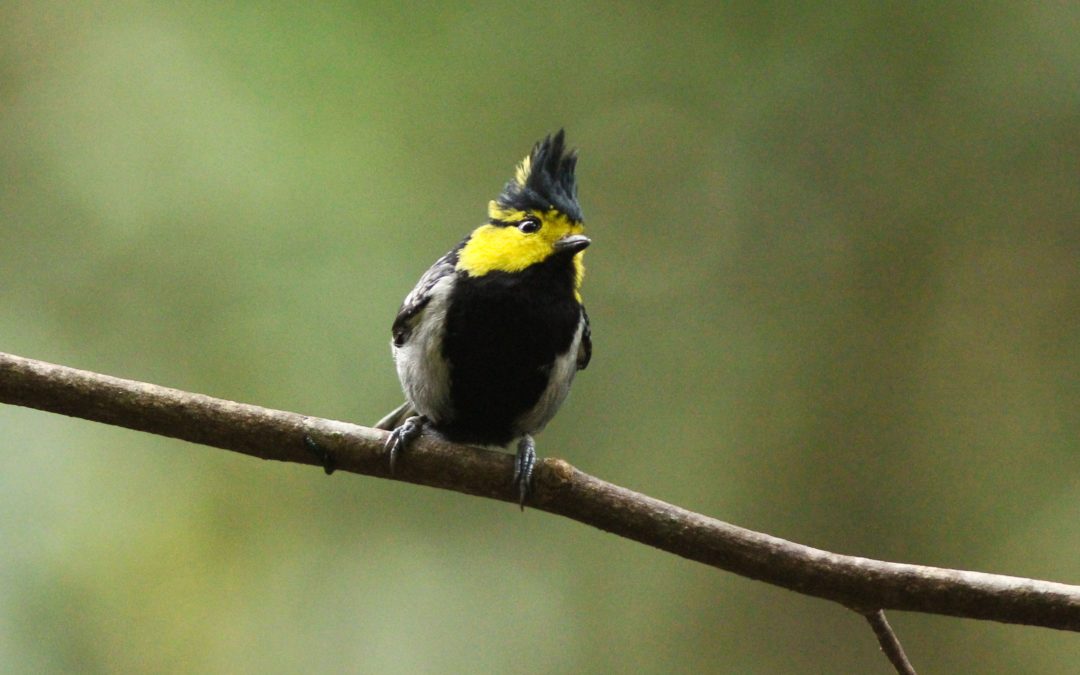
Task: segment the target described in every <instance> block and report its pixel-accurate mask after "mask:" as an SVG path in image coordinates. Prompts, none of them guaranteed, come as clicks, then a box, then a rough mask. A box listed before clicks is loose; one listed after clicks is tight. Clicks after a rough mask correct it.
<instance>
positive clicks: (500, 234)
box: [457, 202, 585, 285]
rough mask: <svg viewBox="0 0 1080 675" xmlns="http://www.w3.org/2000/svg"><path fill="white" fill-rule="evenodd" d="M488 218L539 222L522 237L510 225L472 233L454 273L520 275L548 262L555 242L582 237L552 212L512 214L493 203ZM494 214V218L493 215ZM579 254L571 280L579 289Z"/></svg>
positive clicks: (578, 225) (577, 229)
mask: <svg viewBox="0 0 1080 675" xmlns="http://www.w3.org/2000/svg"><path fill="white" fill-rule="evenodd" d="M488 211H489V213H492V215H491V217H492V218H493V219H497V220H505V221H509V222H516V221H518V220H521V219H523V218H525V217H529V216H531V217H534V218H537V219H539V220H540V221H541V223H542V226H541V228H540V230H539V231H537V232H534V233H532V234H525V233H524V232H522V231H521V230H519V229H517V228H516V227H514V226H513V225H506V226H499V225H491V224H488V225H481V226H480V227H478V228H476V229H475V230H473V233H472V235H471V236H470V237H469V241H468V242H466V244H465V246H464V247H462V249H461V252H460V253H459V254H458V263H457V269H459V270H462V271H464V272H465V273H467V274H468V275H469V276H474V277H478V276H483V275H485V274H487V273H489V272H520V271H521V270H523V269H525V268H526V267H529V266H530V265H535V264H537V263H541V262H543V261H545V260H547V259H548V258H549V257H550V256H551V255H552V254H553V253H554V252H555V242H556V241H558V240H559V239H561V238H563V237H565V236H567V235H570V234H581V233H582V232H583V231H584V230H585V228H584V227H583V226H582V225H581V223H575V222H573V221H571V220H570V219H569V218H567V217H566V216H564V215H563V214H561V213H559V212H558V211H556V210H554V209H552V210H550V211H547V212H545V213H540V212H537V211H529V212H527V213H526V212H523V211H513V210H510V209H503V208H501V207H499V206H498V205H497V204H496V203H495V202H492V203H491V205H490V207H489V209H488ZM495 212H497V214H496V213H495ZM581 257H582V254H581V253H578V254H577V255H576V256H574V277H575V281H576V282H577V284H578V285H580V283H581V281H580V280H581V278H582V277H583V276H584V274H585V268H584V264H583V263H582V260H581Z"/></svg>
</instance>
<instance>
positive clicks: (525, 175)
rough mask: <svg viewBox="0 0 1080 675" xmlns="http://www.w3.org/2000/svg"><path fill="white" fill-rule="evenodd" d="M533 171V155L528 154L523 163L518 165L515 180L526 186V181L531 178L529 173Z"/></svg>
mask: <svg viewBox="0 0 1080 675" xmlns="http://www.w3.org/2000/svg"><path fill="white" fill-rule="evenodd" d="M531 171H532V155H527V156H526V157H525V159H523V160H521V163H520V164H518V165H517V169H516V170H515V171H514V182H515V183H517V184H518V186H519V187H525V181H527V180H529V173H530V172H531ZM503 175H506V174H503Z"/></svg>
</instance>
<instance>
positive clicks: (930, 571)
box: [0, 353, 1080, 631]
mask: <svg viewBox="0 0 1080 675" xmlns="http://www.w3.org/2000/svg"><path fill="white" fill-rule="evenodd" d="M0 402H4V403H12V404H15V405H22V406H28V407H31V408H37V409H39V410H47V411H51V412H56V413H61V414H64V415H72V416H75V417H82V418H84V419H89V420H96V421H98V422H105V423H108V424H116V425H119V426H123V427H127V428H129V429H137V430H140V431H147V432H150V433H155V434H159V435H162V436H171V437H173V438H180V439H184V440H187V441H191V442H193V443H202V444H204V445H210V446H214V447H218V448H224V449H226V450H233V451H236V452H241V453H244V454H247V455H251V456H253V457H261V458H263V459H274V460H279V461H285V462H299V463H302V464H311V465H316V466H320V467H322V466H324V465H325V460H326V458H325V457H319V456H317V454H316V453H313V452H312V451H311V450H310V449H309V447H308V445H307V444H305V442H304V438H305V436H311V437H312V438H313V439H314V440H315V441H317V442H318V445H319V446H321V447H324V448H326V450H327V451H328V452H329V453H331V455H332V457H331V459H332V461H333V463H334V466H336V467H337V468H338V469H339V470H341V471H351V472H353V473H360V474H366V475H371V476H379V477H382V478H390V477H391V476H390V474H389V470H388V466H387V462H386V456H385V454H384V451H383V447H384V445H385V443H386V438H387V434H386V432H383V431H379V430H377V429H370V428H368V427H361V426H357V425H354V424H347V423H345V422H334V421H331V420H324V419H319V418H316V417H307V416H304V415H299V414H297V413H291V412H284V411H280V410H269V409H266V408H260V407H258V406H253V405H246V404H243V403H234V402H232V401H223V400H221V399H216V398H211V397H209V396H204V395H202V394H193V393H190V392H185V391H179V390H177V389H168V388H166V387H159V386H156V385H153V384H146V383H143V382H134V381H131V380H122V379H120V378H116V377H110V376H108V375H99V374H96V373H90V372H87V371H83V370H76V369H74V368H68V367H65V366H58V365H54V364H51V363H45V362H43V361H34V360H32V359H26V358H22V357H19V356H13V355H10V354H3V353H0ZM513 461H514V460H513V457H512V456H511V455H508V454H506V453H500V452H494V451H489V450H483V449H480V448H470V447H465V446H460V445H455V444H452V443H447V442H446V441H442V440H440V439H438V438H435V437H432V436H423V437H421V438H418V439H417V441H416V443H415V444H413V445H412V446H410V447H409V452H408V453H406V454H405V456H403V457H402V458H401V461H399V462H398V466H397V467H396V472H395V473H394V475H393V476H392V478H393V479H395V480H401V481H406V482H410V483H417V484H421V485H429V486H432V487H439V488H444V489H447V490H456V491H458V492H463V493H465V494H471V495H479V496H484V497H490V498H492V499H500V500H503V501H507V502H511V503H513V504H517V501H518V492H517V490H515V489H514V486H513V484H512V483H511V481H510V476H511V475H512V474H513ZM527 506H529V507H531V508H536V509H540V510H544V511H548V512H550V513H556V514H559V515H562V516H565V517H567V518H572V519H574V520H577V521H579V522H582V523H586V524H588V525H593V526H594V527H598V528H600V529H602V530H606V531H608V532H612V533H614V534H617V535H619V536H622V537H626V538H628V539H633V540H634V541H638V542H641V543H643V544H647V545H649V546H654V547H656V548H658V549H662V550H664V551H669V552H671V553H675V554H677V555H680V556H683V557H685V558H689V559H690V560H696V561H698V562H702V563H705V564H706V565H712V566H713V567H717V568H719V569H723V570H727V571H729V572H734V573H735V574H740V575H742V576H745V577H749V578H751V579H758V580H760V581H765V582H767V583H770V584H774V585H777V586H781V587H783V588H787V589H790V590H793V591H796V592H799V593H804V594H806V595H812V596H816V597H820V598H825V599H827V600H832V601H834V602H838V603H841V604H843V605H845V606H847V607H877V608H881V609H898V610H906V611H916V612H928V613H933V614H946V615H950V616H958V617H965V618H970V619H989V620H992V621H1002V622H1006V623H1017V624H1027V625H1032V626H1043V627H1047V628H1058V629H1062V630H1071V631H1080V586H1069V585H1066V584H1060V583H1055V582H1051V581H1039V580H1035V579H1025V578H1021V577H1009V576H1003V575H998V574H986V573H983V572H968V571H963V570H950V569H942V568H936V567H925V566H922V565H909V564H904V563H893V562H885V561H881V560H871V559H868V558H859V557H855V556H848V555H841V554H838V553H830V552H828V551H822V550H820V549H816V548H811V547H809V546H804V545H801V544H797V543H795V542H791V541H787V540H784V539H780V538H779V537H774V536H771V535H768V534H764V533H761V532H754V531H752V530H747V529H745V528H742V527H738V526H735V525H731V524H729V523H725V522H723V521H720V520H716V519H715V518H709V517H708V516H703V515H701V514H699V513H694V512H692V511H688V510H686V509H683V508H679V507H678V506H674V505H672V504H668V503H666V502H662V501H660V500H659V499H654V498H653V497H649V496H646V495H643V494H639V493H637V492H633V491H632V490H628V489H626V488H623V487H619V486H617V485H612V484H611V483H607V482H604V481H602V480H600V479H599V478H594V477H593V476H590V475H588V474H585V473H582V472H581V471H578V470H577V469H575V468H574V467H572V466H570V465H569V464H568V463H566V462H564V461H562V460H559V459H551V458H548V459H544V460H542V461H540V462H538V463H537V465H536V471H535V473H534V474H533V490H532V492H531V493H530V497H529V502H528V504H527Z"/></svg>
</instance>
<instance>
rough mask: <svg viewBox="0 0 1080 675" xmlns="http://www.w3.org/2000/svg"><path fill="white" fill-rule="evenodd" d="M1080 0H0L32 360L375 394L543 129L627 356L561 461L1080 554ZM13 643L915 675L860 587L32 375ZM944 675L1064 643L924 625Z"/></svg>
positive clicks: (354, 665)
mask: <svg viewBox="0 0 1080 675" xmlns="http://www.w3.org/2000/svg"><path fill="white" fill-rule="evenodd" d="M1078 28H1080V6H1078V5H1076V4H1074V3H1041V4H1040V3H1012V4H1009V3H988V4H987V3H983V4H978V3H976V4H961V3H847V4H844V3H834V4H831V5H828V6H820V5H818V4H816V3H803V4H791V3H725V4H724V5H723V6H720V5H713V4H710V3H702V4H699V5H687V4H677V3H638V4H630V5H628V4H626V3H603V2H602V3H591V4H585V3H582V4H576V3H544V4H535V5H533V4H514V3H482V4H479V5H474V6H472V7H466V6H447V7H444V8H443V9H442V10H441V11H439V10H433V9H431V6H430V5H421V4H414V3H396V4H392V5H390V4H385V5H384V4H377V3H371V6H364V5H363V4H362V3H359V4H358V3H345V2H338V3H322V4H310V5H306V4H301V3H249V2H232V3H209V2H198V1H196V2H194V3H187V4H173V3H148V2H139V1H132V2H123V3H93V2H90V3H62V2H55V1H52V2H50V1H48V0H45V1H40V0H39V1H36V2H25V1H20V0H13V1H9V2H5V3H4V4H3V5H0V172H2V177H3V178H2V180H0V228H2V229H0V233H2V241H3V246H2V247H0V350H3V351H8V352H13V353H17V354H20V355H24V356H29V357H35V358H42V359H46V360H50V361H54V362H59V363H64V364H67V365H72V366H76V367H81V368H87V369H90V370H96V371H101V372H106V373H110V374H114V375H118V376H123V377H130V378H135V379H141V380H148V381H153V382H157V383H160V384H164V385H169V386H174V387H180V388H185V389H190V390H195V391H199V392H204V393H207V394H211V395H215V396H221V397H226V398H232V399H236V400H242V401H247V402H252V403H256V404H261V405H266V406H271V407H278V408H284V409H289V410H295V411H298V412H303V413H308V414H314V415H320V416H326V417H335V418H340V419H347V420H355V421H359V422H368V423H370V422H371V421H373V420H375V419H377V418H378V417H379V416H380V415H381V414H382V413H384V412H385V411H387V410H389V409H390V408H391V407H393V406H394V405H396V404H397V403H398V401H399V398H400V391H399V389H398V384H397V382H396V379H395V376H394V371H393V368H392V366H391V364H390V359H389V349H388V347H387V342H388V339H389V323H390V320H391V319H392V317H393V314H394V311H395V310H396V308H397V306H398V303H399V302H400V301H401V298H402V297H403V296H404V295H405V293H406V292H407V291H408V290H409V289H410V288H411V287H412V284H413V282H414V281H415V280H416V278H417V277H418V276H419V274H420V273H421V272H422V271H423V270H424V269H425V268H426V267H427V265H428V264H430V263H431V262H432V261H433V260H434V259H435V258H436V257H437V256H438V255H440V254H441V253H443V252H444V251H445V250H446V249H447V248H449V247H450V246H451V245H452V244H453V243H454V242H456V241H457V240H458V239H459V238H460V237H461V236H463V235H464V234H465V233H466V232H467V231H468V230H469V229H470V228H471V227H473V226H474V225H476V224H478V223H479V222H480V221H481V219H482V218H483V217H484V213H485V211H484V208H485V204H486V201H487V200H488V199H489V198H491V197H492V196H494V195H495V194H496V192H497V191H498V189H499V188H500V187H501V185H502V183H503V181H504V180H506V179H507V178H508V177H509V175H510V171H511V169H512V166H513V164H514V162H516V161H517V160H518V159H519V158H520V156H522V155H523V154H525V152H526V151H527V150H528V149H529V147H530V146H531V144H532V143H533V142H534V141H535V140H536V139H537V138H539V137H541V136H542V135H543V134H545V133H547V132H549V131H552V130H554V129H556V128H558V127H560V126H566V128H567V130H568V134H569V138H570V141H571V142H572V143H573V144H574V145H576V146H577V147H579V148H580V151H581V162H580V183H581V198H582V203H583V205H584V208H585V212H586V216H587V220H588V225H589V232H590V234H591V235H592V237H593V239H594V242H595V244H594V246H593V247H592V248H591V249H590V250H589V254H588V260H587V262H588V265H589V275H588V278H587V280H586V288H585V292H586V300H587V302H588V306H589V311H590V314H591V315H592V318H593V325H594V335H595V338H594V339H595V345H596V351H595V359H594V361H593V365H592V366H591V367H590V368H589V370H588V371H586V372H585V373H583V374H582V376H581V377H580V378H579V379H578V381H577V384H576V386H575V390H574V393H573V395H572V396H571V399H570V401H569V403H568V404H567V406H566V407H565V408H564V409H563V411H562V413H561V414H560V415H559V417H558V418H557V419H556V421H555V422H554V423H553V425H552V426H551V427H550V429H549V430H548V431H547V432H546V433H545V434H544V435H543V436H542V437H541V438H540V442H539V443H540V451H541V454H557V455H559V456H563V457H566V458H567V459H569V460H570V461H572V462H574V463H575V464H577V465H578V466H580V467H581V468H583V469H584V470H586V471H589V472H592V473H595V474H597V475H599V476H601V477H604V478H606V479H609V480H613V481H615V482H618V483H620V484H624V485H627V486H630V487H633V488H635V489H639V490H642V491H644V492H647V493H649V494H651V495H655V496H657V497H660V498H664V499H667V500H670V501H673V502H675V503H678V504H681V505H685V506H687V507H690V508H693V509H697V510H700V511H702V512H705V513H708V514H711V515H714V516H717V517H720V518H723V519H725V520H729V521H732V522H735V523H739V524H741V525H745V526H748V527H753V528H757V529H762V530H765V531H768V532H771V533H774V534H777V535H780V536H784V537H788V538H791V539H794V540H797V541H801V542H805V543H808V544H812V545H816V546H820V547H823V548H828V549H832V550H837V551H841V552H847V553H854V554H859V555H865V556H870V557H877V558H885V559H891V560H899V561H908V562H919V563H925V564H933V565H944V566H954V567H961V568H967V569H979V570H985V571H992V572H1002V573H1009V574H1016V575H1030V576H1036V577H1042V578H1051V579H1055V580H1059V581H1065V582H1071V583H1078V582H1080V556H1078V555H1077V550H1078V545H1080V441H1078V438H1080V77H1078V74H1080V40H1077V37H1076V36H1077V34H1078ZM0 428H2V429H3V433H2V435H0V447H2V448H3V452H2V453H0V540H2V541H3V546H0V667H2V669H3V670H5V671H11V672H45V671H79V672H132V671H144V672H145V671H152V672H207V671H217V672H266V671H271V672H297V671H301V670H303V671H316V672H318V671H324V672H327V671H334V670H343V671H355V672H373V673H375V672H377V673H389V672H400V673H418V672H438V673H447V672H462V673H464V672H477V671H479V672H522V673H542V672H627V671H634V672H655V673H670V672H695V673H697V672H739V673H751V672H760V673H782V672H791V673H808V672H822V673H825V672H829V673H832V672H866V673H870V672H882V673H884V672H889V671H888V666H887V664H886V662H885V660H884V658H883V657H881V655H880V654H879V653H878V650H877V647H876V645H875V644H874V642H873V638H872V635H871V633H870V631H869V630H868V629H867V628H866V627H865V626H864V625H863V623H862V620H861V619H859V617H857V616H855V615H853V614H851V613H849V612H846V611H844V610H842V609H841V608H839V607H836V606H833V605H830V604H827V603H825V602H822V601H818V600H813V599H809V598H804V597H801V596H798V595H795V594H792V593H788V592H784V591H779V590H777V589H774V588H771V587H768V586H765V585H763V584H758V583H752V582H748V581H746V580H744V579H741V578H739V577H735V576H733V575H729V574H724V573H720V572H717V571H715V570H712V569H708V568H705V567H703V566H700V565H697V564H693V563H690V562H687V561H684V560H682V559H679V558H675V557H673V556H670V555H667V554H663V553H660V552H656V551H653V550H651V549H646V548H644V547H642V546H639V545H636V544H633V543H630V542H627V541H623V540H620V539H617V538H615V537H611V536H609V535H606V534H603V533H601V532H598V531H593V530H590V529H588V528H585V527H583V526H581V525H579V524H576V523H573V522H567V521H562V520H560V519H558V518H554V517H550V516H547V515H544V514H542V513H538V512H535V511H532V512H530V511H526V513H525V514H524V515H521V514H519V513H518V512H517V509H516V507H514V506H511V505H507V504H497V503H492V502H487V501H483V500H478V499H473V498H468V497H463V496H461V495H457V494H451V493H441V492H437V491H433V490H427V489H421V488H417V487H413V486H408V485H402V484H394V483H391V482H387V481H379V480H372V479H365V478H357V477H354V476H334V477H333V478H332V479H328V478H326V477H325V476H323V475H322V473H321V472H320V471H313V470H311V469H308V468H304V467H298V466H285V465H280V466H279V465H271V464H268V463H260V462H255V461H252V460H251V459H248V458H244V457H240V456H230V455H229V454H227V453H223V452H220V451H215V450H208V449H206V448H201V447H197V446H192V445H186V444H183V443H179V442H176V441H171V440H167V439H162V438H156V437H152V436H148V435H142V434H137V433H133V432H127V431H123V430H119V429H112V428H107V427H104V426H100V425H94V424H91V423H87V422H81V421H74V420H68V419H64V418H61V417H58V416H55V415H47V414H43V413H38V412H34V411H29V410H23V409H16V408H12V407H2V408H0ZM890 618H891V620H892V621H893V624H894V625H895V626H896V627H897V629H898V631H899V632H900V635H901V636H902V638H903V640H904V641H905V644H906V645H907V647H908V649H909V651H910V653H911V656H912V658H913V660H914V661H915V663H916V664H917V665H922V666H924V667H925V668H926V670H928V671H933V672H975V671H978V672H1021V671H1022V672H1025V673H1063V672H1071V671H1074V669H1075V667H1076V663H1078V662H1080V641H1078V640H1077V638H1076V636H1075V635H1071V634H1066V633H1058V632H1053V631H1048V630H1038V629H1029V628H1022V627H1014V626H1001V625H996V624H988V623H985V622H972V621H959V620H953V619H945V618H939V617H928V616H922V615H913V614H903V613H893V615H892V616H891V617H890Z"/></svg>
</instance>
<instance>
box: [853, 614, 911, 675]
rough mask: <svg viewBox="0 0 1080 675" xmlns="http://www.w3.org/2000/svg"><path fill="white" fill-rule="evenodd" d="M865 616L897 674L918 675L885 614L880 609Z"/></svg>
mask: <svg viewBox="0 0 1080 675" xmlns="http://www.w3.org/2000/svg"><path fill="white" fill-rule="evenodd" d="M863 616H864V617H866V620H867V621H868V622H869V623H870V627H871V628H873V629H874V635H875V636H877V641H878V645H880V646H881V651H883V652H885V656H887V657H889V663H891V664H893V668H896V672H897V673H898V674H899V675H916V673H915V667H914V666H912V665H911V661H909V660H908V657H907V654H905V653H904V646H903V645H901V644H900V639H899V638H898V637H896V632H895V631H893V629H892V626H890V625H889V620H888V619H886V618H885V612H884V611H883V610H880V609H878V610H874V611H871V612H865V613H863Z"/></svg>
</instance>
